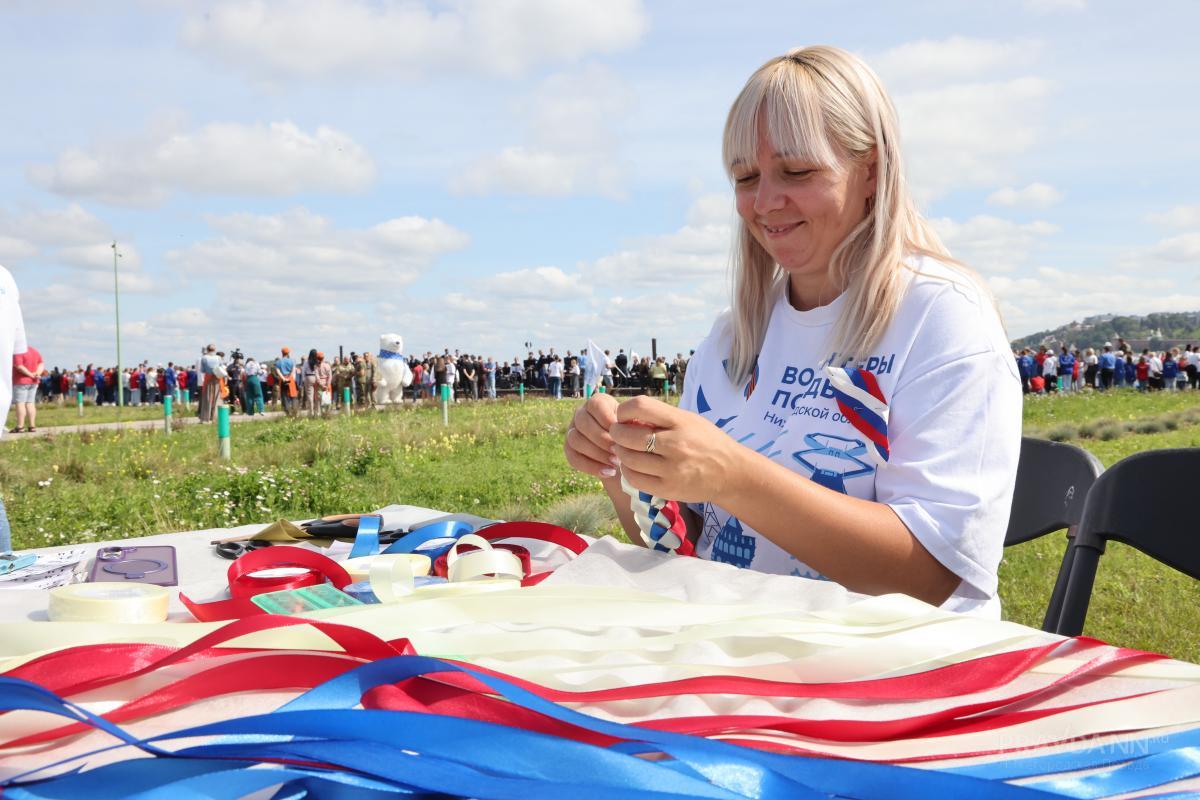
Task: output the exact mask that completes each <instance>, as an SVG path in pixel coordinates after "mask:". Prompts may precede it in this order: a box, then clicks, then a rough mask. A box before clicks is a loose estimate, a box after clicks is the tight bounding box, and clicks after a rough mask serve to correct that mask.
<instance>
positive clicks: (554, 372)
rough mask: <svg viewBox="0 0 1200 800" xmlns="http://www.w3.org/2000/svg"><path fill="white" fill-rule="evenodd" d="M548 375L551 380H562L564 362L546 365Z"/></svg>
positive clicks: (552, 362)
mask: <svg viewBox="0 0 1200 800" xmlns="http://www.w3.org/2000/svg"><path fill="white" fill-rule="evenodd" d="M546 375H548V376H549V377H551V378H561V377H562V362H559V361H549V362H547V363H546Z"/></svg>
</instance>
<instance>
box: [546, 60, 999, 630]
mask: <svg viewBox="0 0 1200 800" xmlns="http://www.w3.org/2000/svg"><path fill="white" fill-rule="evenodd" d="M898 133H899V126H898V124H897V121H896V116H895V112H894V110H893V108H892V104H891V101H890V100H889V99H888V96H887V94H886V92H885V91H884V89H883V87H882V85H881V84H880V82H879V80H878V78H877V77H876V76H875V74H874V73H873V72H872V71H871V70H870V68H869V67H867V65H866V64H865V63H863V62H862V61H861V60H860V59H858V58H857V57H856V56H853V55H851V54H849V53H847V52H844V51H841V50H838V49H835V48H831V47H810V48H805V49H801V50H794V51H792V52H789V53H788V54H787V55H784V56H781V57H779V58H774V59H772V60H771V61H769V62H767V63H766V64H765V65H763V66H762V67H761V68H760V69H759V70H758V71H757V72H755V73H754V74H753V75H752V76H751V77H750V80H749V81H748V82H747V84H746V86H745V88H744V89H743V90H742V92H741V94H740V95H739V96H738V98H737V99H736V100H735V101H734V104H733V107H732V109H731V110H730V112H729V117H728V120H727V123H726V128H725V136H724V161H725V166H726V169H727V170H728V173H729V176H730V178H731V181H732V183H733V187H734V195H735V200H736V209H737V214H738V217H739V224H738V225H737V226H736V234H735V242H734V244H733V259H732V261H733V302H732V308H731V310H730V311H728V312H727V313H725V314H723V315H722V316H721V317H719V318H718V320H717V322H716V324H715V325H714V326H713V329H712V331H711V333H710V334H709V335H708V337H707V338H706V339H704V340H703V341H702V342H701V343H700V345H699V346H698V347H697V349H696V354H695V356H694V357H693V358H692V360H691V362H690V364H689V367H688V372H687V379H686V383H685V386H684V393H683V397H682V398H681V402H680V407H679V408H678V409H676V408H673V407H671V406H669V405H666V404H664V403H659V402H657V401H654V400H651V399H649V398H635V399H633V400H630V401H627V402H625V403H622V404H620V405H618V404H617V402H616V401H615V400H613V398H612V397H611V396H610V395H594V396H593V397H592V398H591V399H590V400H589V401H588V403H586V404H585V405H584V406H582V407H581V408H580V409H579V410H578V412H577V413H576V414H575V416H574V419H573V421H572V424H571V426H570V428H569V429H568V431H567V436H566V444H565V450H566V456H567V460H568V462H569V463H570V464H571V465H572V466H574V467H575V468H576V469H579V470H582V471H584V472H587V473H589V474H592V475H595V476H597V477H599V478H600V479H601V480H602V482H603V484H604V487H605V489H606V490H607V492H608V494H609V496H610V498H611V499H612V502H613V504H614V506H615V507H616V509H617V513H618V515H619V516H620V518H621V521H622V524H623V525H624V527H625V529H626V531H627V532H628V533H629V534H630V538H631V540H633V541H640V536H639V535H638V534H637V529H636V523H635V522H634V520H633V518H632V514H631V513H630V510H629V502H628V499H627V498H626V496H625V495H624V493H623V492H622V491H621V488H620V477H619V475H618V470H620V471H622V472H623V473H624V475H625V477H626V478H627V480H628V481H629V482H630V483H631V484H632V485H633V486H634V487H636V488H638V489H641V490H643V491H646V492H649V493H651V494H653V495H656V496H658V497H665V498H671V499H674V500H678V501H680V502H681V503H684V504H687V506H688V508H689V511H688V512H687V516H688V517H689V519H688V521H689V532H690V533H691V534H692V535H693V536H694V537H695V538H696V540H697V542H696V544H697V547H696V549H697V553H698V554H699V555H700V556H701V557H703V558H709V559H712V560H718V561H724V562H727V563H732V564H736V565H738V566H743V567H749V568H753V569H758V570H762V571H767V572H773V573H782V574H791V575H796V576H802V577H808V578H816V579H823V580H833V581H837V582H838V583H841V584H842V585H844V586H845V587H846V588H848V589H851V590H853V591H857V592H864V593H869V594H884V593H889V592H903V593H905V594H909V595H911V596H913V597H917V598H920V599H922V600H925V601H927V602H929V603H932V604H934V605H941V606H942V607H944V608H947V609H951V610H955V611H962V612H970V613H976V614H980V615H984V616H991V617H996V616H998V615H999V610H1000V609H999V600H998V598H997V595H996V569H997V566H998V565H999V563H1000V556H1001V549H1002V546H1003V540H1004V532H1005V528H1006V527H1007V523H1008V514H1009V506H1010V504H1011V502H1012V492H1013V484H1014V480H1015V475H1016V468H1017V459H1018V454H1019V450H1020V441H1021V384H1020V379H1019V377H1018V374H1017V370H1016V365H1015V363H1014V362H1013V359H1012V355H1011V352H1010V350H1009V345H1008V342H1007V339H1006V335H1005V333H1004V329H1003V326H1002V324H1001V321H1000V318H999V315H998V313H997V312H996V310H995V306H994V303H993V302H992V299H991V297H990V296H989V294H988V292H987V290H986V289H985V288H984V287H983V285H982V284H981V282H980V280H979V279H978V278H977V277H976V276H975V275H974V274H973V273H972V272H971V271H970V270H968V269H967V268H965V267H963V266H961V265H959V264H957V263H956V262H955V261H954V259H953V257H952V256H951V255H950V253H949V252H947V250H946V249H945V247H944V246H943V245H942V243H941V242H940V241H939V239H938V237H937V235H936V234H935V233H934V231H933V230H932V228H931V227H930V226H929V224H928V223H927V222H926V221H925V220H924V219H923V218H922V217H921V215H920V214H919V213H918V212H917V211H916V209H915V207H914V205H913V203H912V201H911V199H910V197H909V194H908V190H907V187H906V184H905V181H904V177H903V175H902V173H901V164H902V158H901V153H900V150H899V138H898ZM635 423H636V424H635ZM647 426H649V427H647ZM798 590H801V589H800V588H799V586H798Z"/></svg>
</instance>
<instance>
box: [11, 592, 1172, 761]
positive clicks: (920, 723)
mask: <svg viewBox="0 0 1200 800" xmlns="http://www.w3.org/2000/svg"><path fill="white" fill-rule="evenodd" d="M296 624H311V625H313V626H314V627H315V628H317V629H318V630H321V631H322V632H323V633H325V634H326V635H328V636H330V638H331V639H333V640H334V641H335V642H336V643H337V644H338V645H339V646H341V647H342V648H343V650H344V651H345V652H344V653H310V652H303V651H266V652H262V651H259V652H261V653H262V654H260V655H254V656H251V657H249V658H241V659H239V660H237V661H234V662H225V663H219V664H217V665H215V666H213V667H210V668H208V669H205V670H202V671H201V672H198V673H196V674H193V675H190V676H188V677H186V678H183V679H182V680H180V681H178V682H176V683H173V684H170V685H168V686H165V687H162V688H160V689H158V690H156V691H154V692H151V693H149V694H147V695H144V696H142V697H139V698H136V699H134V700H132V701H130V702H129V703H126V704H125V705H123V706H121V707H120V708H118V709H115V710H114V711H113V712H110V714H108V715H106V716H108V718H109V719H112V720H113V721H122V720H126V719H132V718H137V717H142V716H147V715H149V714H154V713H160V712H162V711H167V710H170V709H171V708H175V707H178V706H181V705H185V704H187V703H191V702H195V701H196V700H199V699H204V698H206V697H211V696H216V695H221V694H227V693H231V692H238V691H254V690H264V689H274V688H298V689H301V688H309V687H311V686H315V685H317V684H318V683H320V682H321V681H323V680H325V679H327V678H330V677H333V676H335V675H337V674H340V673H341V672H343V671H345V670H346V669H350V668H351V667H353V666H356V665H357V664H359V663H361V662H363V661H370V660H374V659H376V658H384V657H388V656H392V655H396V654H397V653H398V652H411V648H410V647H409V646H408V643H407V641H406V640H399V641H398V642H395V643H389V642H384V641H382V640H380V639H379V638H378V637H375V636H373V635H372V634H370V633H367V632H365V631H361V630H359V629H357V628H351V627H347V626H343V625H336V624H332V623H320V622H309V621H305V620H299V619H294V618H290V617H278V616H269V615H263V616H260V617H255V618H251V619H245V620H240V621H238V622H235V623H231V624H230V625H226V626H224V627H222V628H221V629H220V630H218V631H214V632H213V633H211V634H208V635H207V636H205V637H202V638H201V639H198V640H197V641H196V642H193V643H192V644H190V645H188V646H186V647H183V648H178V649H174V648H166V647H162V646H158V645H128V644H103V645H90V646H84V647H79V648H70V649H68V650H65V651H60V652H58V653H51V654H48V655H46V656H42V657H40V658H38V659H35V660H33V661H30V662H28V663H26V664H23V665H21V666H20V667H17V668H15V669H14V670H11V671H10V672H9V673H7V674H8V675H9V676H12V677H20V678H24V679H26V680H32V681H34V682H37V683H40V684H42V685H44V686H46V687H47V688H50V689H51V690H53V691H56V692H58V693H59V694H63V695H71V694H76V693H79V692H82V691H87V690H90V689H94V688H97V687H99V686H103V685H108V684H112V683H117V682H119V681H123V680H127V679H133V678H137V677H139V676H141V675H144V674H146V673H149V672H151V671H153V670H155V669H159V668H161V667H164V666H168V665H170V664H173V663H179V662H183V661H188V660H194V659H200V658H213V657H215V656H219V655H226V654H230V653H246V652H255V651H245V650H231V649H226V648H217V645H219V644H221V643H223V642H226V641H229V640H232V639H234V638H236V637H238V636H242V635H245V634H247V633H253V632H256V631H259V630H269V629H271V628H276V627H282V626H288V625H296ZM1073 644H1074V645H1075V646H1082V647H1083V648H1084V649H1092V648H1096V647H1101V646H1104V645H1103V643H1102V642H1098V641H1096V640H1094V639H1079V640H1075V641H1074V643H1073ZM1062 646H1063V643H1061V642H1054V643H1050V644H1047V645H1043V646H1040V647H1035V648H1029V649H1026V650H1018V651H1012V652H1007V653H1000V654H996V655H992V656H985V657H982V658H978V659H974V660H971V661H967V662H962V663H959V664H954V665H950V666H947V667H942V668H939V669H935V670H930V671H927V672H924V673H919V674H915V675H906V676H900V677H896V678H883V679H875V680H867V681H850V682H844V683H819V684H803V683H789V682H784V681H764V680H759V679H751V678H742V677H736V676H711V677H703V678H691V679H687V680H684V681H672V682H666V683H658V684H645V685H641V686H632V687H620V688H615V689H607V690H595V691H583V692H572V691H565V690H558V689H551V688H548V687H543V686H539V685H537V684H533V683H530V682H528V681H523V680H520V679H516V678H513V677H511V676H507V675H503V673H497V672H494V671H491V670H487V671H488V672H490V673H491V674H495V675H498V676H500V677H503V678H505V679H506V680H509V681H511V682H513V683H516V684H517V685H520V686H523V687H524V688H527V689H529V690H531V691H533V692H535V693H536V694H538V695H540V696H542V697H544V698H546V699H550V700H555V701H559V702H573V703H579V702H587V701H604V700H627V699H635V698H642V697H666V696H672V695H679V694H735V695H736V694H740V695H745V696H774V697H784V698H803V697H830V698H843V699H875V700H892V701H896V700H921V699H933V698H939V697H952V696H956V695H958V694H967V693H972V692H980V691H987V690H991V689H995V688H999V687H1000V686H1003V685H1005V684H1007V683H1009V682H1011V681H1012V680H1013V679H1015V678H1016V677H1018V676H1019V675H1021V674H1023V673H1025V672H1026V671H1028V669H1030V668H1031V667H1032V666H1034V665H1035V664H1036V663H1038V662H1039V661H1041V660H1043V659H1044V658H1046V657H1047V656H1049V655H1050V654H1051V653H1052V652H1053V651H1055V650H1057V649H1058V648H1060V647H1062ZM1067 646H1068V647H1070V646H1072V643H1071V642H1068V645H1067ZM1104 647H1105V651H1104V652H1102V653H1100V654H1099V655H1097V656H1096V657H1094V658H1092V659H1090V660H1089V661H1087V662H1085V663H1084V664H1081V665H1080V666H1079V667H1076V668H1075V669H1074V670H1072V671H1071V672H1069V673H1067V674H1065V675H1062V676H1060V677H1058V678H1056V679H1055V680H1053V681H1052V682H1050V683H1049V684H1046V685H1043V686H1041V687H1039V688H1037V689H1034V690H1030V691H1025V692H1020V693H1017V694H1013V695H1009V696H1007V697H1003V698H994V699H991V700H988V701H984V702H976V703H970V704H964V705H958V706H955V707H953V708H947V709H942V710H939V711H937V712H933V713H928V714H921V715H916V716H912V717H905V718H899V719H890V720H880V721H862V720H805V719H796V718H792V717H782V716H753V717H752V716H740V715H714V716H710V717H702V718H676V719H665V720H652V721H648V722H645V723H642V724H643V725H644V726H645V727H652V728H656V729H662V730H672V731H677V732H685V733H691V734H694V735H706V736H714V735H715V736H721V737H722V738H725V739H726V740H734V739H735V738H736V737H737V736H738V734H739V733H745V732H749V731H752V730H755V731H763V730H769V731H775V732H778V733H782V734H784V735H787V734H791V735H795V736H799V737H812V738H821V739H826V740H835V741H881V740H886V739H892V738H897V737H933V736H946V735H951V734H961V733H968V732H972V731H981V730H994V729H997V728H1002V727H1005V726H1008V725H1013V724H1017V723H1019V722H1025V721H1028V720H1030V719H1037V718H1039V717H1044V716H1049V715H1052V714H1058V713H1063V712H1064V711H1068V710H1070V709H1073V708H1079V707H1084V706H1088V705H1096V704H1098V703H1107V702H1112V701H1114V700H1117V699H1124V698H1105V699H1103V700H1100V701H1094V702H1090V703H1083V704H1079V705H1074V706H1060V707H1056V708H1049V709H1038V710H1033V711H1010V712H999V713H987V712H989V711H992V710H995V709H999V708H1002V707H1005V706H1011V705H1012V704H1015V703H1019V702H1022V701H1025V700H1029V699H1031V698H1033V697H1034V696H1039V695H1040V696H1041V697H1042V698H1043V699H1044V698H1046V697H1049V696H1052V695H1055V694H1058V693H1060V692H1061V691H1062V690H1063V689H1065V688H1066V687H1067V685H1068V684H1078V683H1079V682H1080V681H1082V680H1085V679H1086V680H1094V679H1097V678H1100V677H1102V676H1104V675H1107V674H1110V673H1111V672H1112V671H1114V670H1115V669H1118V668H1122V667H1125V666H1128V665H1129V664H1131V663H1135V662H1137V661H1146V660H1152V659H1159V658H1164V656H1159V655H1156V654H1152V653H1144V652H1141V651H1136V650H1127V649H1119V648H1108V647H1107V646H1104ZM266 659H270V661H266ZM88 672H90V673H91V674H90V675H89V674H84V673H88ZM72 673H73V674H72ZM64 674H72V677H71V679H64V677H63V676H64ZM1130 696H1131V697H1132V696H1140V695H1130ZM363 704H364V706H365V707H371V708H385V709H397V710H424V711H427V712H433V713H443V714H454V715H457V716H464V717H469V718H473V719H482V720H488V721H494V722H498V723H502V724H506V725H516V726H518V727H523V728H527V729H529V730H536V731H541V732H545V733H550V734H554V735H561V736H568V737H571V738H577V739H579V740H580V741H589V742H594V743H597V744H604V743H606V742H608V741H611V740H608V739H606V738H605V737H602V736H597V734H594V733H591V732H587V731H583V730H581V729H578V728H575V727H574V726H571V725H568V724H565V723H560V722H557V721H554V720H550V719H548V718H545V717H543V716H541V715H540V714H537V713H535V712H530V711H527V710H524V709H520V708H517V707H514V706H513V705H512V704H510V703H508V702H506V701H503V700H501V699H499V698H496V697H494V696H492V695H491V694H490V690H488V689H487V688H486V687H485V686H484V685H483V684H482V683H480V682H479V681H477V680H475V679H474V678H471V677H470V676H467V675H462V674H459V673H446V674H444V675H441V676H438V677H437V678H428V677H423V678H415V679H411V680H408V681H403V682H401V683H399V684H397V685H395V686H390V687H378V688H376V689H374V690H372V691H371V692H368V693H367V694H366V695H365V696H364V698H363ZM82 730H84V728H81V727H79V726H65V727H63V728H59V729H55V730H53V731H48V732H44V733H42V734H38V735H36V738H29V737H27V738H26V739H22V740H20V743H22V744H28V743H32V742H33V741H35V740H36V741H46V740H49V739H54V738H59V737H61V736H64V735H69V734H71V733H75V732H80V731H82ZM741 743H743V744H747V745H752V746H759V747H763V748H765V749H771V750H780V751H790V752H811V751H809V750H807V749H806V748H805V747H804V745H803V742H802V741H798V742H797V743H796V744H795V745H792V746H789V745H788V744H787V743H761V742H753V741H750V740H747V741H743V742H741ZM16 744H17V742H10V743H8V744H7V745H6V746H15V745H16ZM996 752H1001V751H996ZM939 757H943V756H939ZM915 760H921V759H915Z"/></svg>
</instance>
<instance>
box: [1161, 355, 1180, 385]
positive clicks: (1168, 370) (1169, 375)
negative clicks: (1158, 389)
mask: <svg viewBox="0 0 1200 800" xmlns="http://www.w3.org/2000/svg"><path fill="white" fill-rule="evenodd" d="M1177 353H1178V350H1174V351H1172V350H1168V351H1167V352H1165V353H1163V356H1162V359H1161V363H1162V388H1164V389H1167V390H1168V391H1172V392H1173V391H1175V376H1176V375H1178V374H1179V364H1178V363H1177V362H1176V361H1175V355H1176V354H1177Z"/></svg>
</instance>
